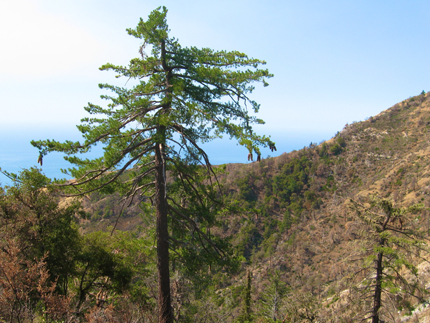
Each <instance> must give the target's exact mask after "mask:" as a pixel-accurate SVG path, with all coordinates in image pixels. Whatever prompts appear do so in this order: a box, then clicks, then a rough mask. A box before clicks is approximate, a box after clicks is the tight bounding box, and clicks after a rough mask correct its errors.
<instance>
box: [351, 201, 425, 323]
mask: <svg viewBox="0 0 430 323" xmlns="http://www.w3.org/2000/svg"><path fill="white" fill-rule="evenodd" d="M350 208H351V210H352V214H353V215H354V216H355V218H356V219H357V220H358V221H359V222H361V223H362V224H363V225H364V227H363V228H362V230H361V231H360V233H361V235H362V237H363V238H364V239H363V241H364V245H363V246H362V248H361V250H362V252H364V256H365V257H364V258H361V259H363V260H364V262H363V265H362V266H361V268H360V269H359V271H358V272H355V273H354V275H353V278H354V280H355V281H356V283H357V280H359V281H358V284H355V285H354V286H353V287H352V288H350V290H349V298H350V300H351V302H352V304H356V305H357V306H356V308H357V309H358V311H357V310H356V311H355V312H356V315H357V316H364V318H363V317H362V318H363V319H372V323H379V322H381V319H382V318H384V317H385V318H387V319H393V317H392V316H393V315H394V314H393V310H392V309H391V310H386V311H383V309H386V308H387V307H388V305H389V303H394V304H395V305H396V307H397V309H402V308H406V309H409V310H410V308H411V305H410V302H409V301H408V297H411V296H412V297H415V298H417V299H418V300H422V293H423V292H424V289H423V288H421V286H420V284H419V280H418V279H417V275H418V270H417V268H416V267H415V265H414V264H413V263H414V260H413V257H416V259H422V258H421V252H422V251H426V250H425V247H426V244H425V242H424V240H423V239H424V236H425V235H424V232H422V231H421V230H420V229H419V228H418V227H417V226H416V225H417V224H418V223H419V222H418V219H419V217H416V218H412V217H411V216H410V215H411V213H415V212H416V211H418V210H419V209H421V207H420V206H419V205H414V206H412V207H408V208H398V207H394V206H393V204H392V202H391V201H388V200H383V199H378V198H372V199H371V200H370V201H369V203H367V204H363V203H359V202H357V201H354V200H350ZM357 293H358V295H357ZM362 310H363V311H364V313H363V312H362ZM394 312H395V311H394ZM390 316H391V317H390Z"/></svg>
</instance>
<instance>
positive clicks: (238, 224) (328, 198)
mask: <svg viewBox="0 0 430 323" xmlns="http://www.w3.org/2000/svg"><path fill="white" fill-rule="evenodd" d="M429 143H430V95H429V94H428V93H427V94H421V95H418V96H415V97H411V98H409V99H407V100H404V101H403V102H400V103H398V104H396V105H394V106H393V107H391V108H389V109H387V110H385V111H383V112H381V113H380V114H378V115H376V116H374V117H371V118H369V119H368V120H366V121H363V122H356V123H353V124H349V125H346V126H345V127H344V129H342V130H341V131H340V132H338V133H337V134H336V136H335V137H334V138H332V139H330V140H328V141H326V142H323V143H320V144H315V143H312V144H311V145H309V147H304V148H303V149H302V150H299V151H293V152H291V153H284V154H282V155H281V156H279V157H275V158H269V159H264V160H262V161H261V162H253V163H251V164H228V165H225V173H224V174H221V175H220V177H219V180H220V182H221V183H222V184H223V188H222V190H223V194H224V195H225V198H226V199H227V201H230V202H229V203H233V204H237V205H240V206H241V207H242V212H241V213H240V214H227V215H225V217H224V218H223V219H221V221H222V229H219V230H218V231H217V232H215V233H216V234H218V235H221V236H223V237H226V238H230V239H231V241H232V243H233V244H234V245H235V247H236V249H237V252H238V253H239V254H240V255H241V256H243V259H244V260H243V262H242V269H241V271H240V272H239V273H238V274H237V275H235V276H234V277H230V276H229V275H227V274H226V273H217V274H216V275H215V276H214V277H213V288H214V290H215V294H214V295H216V296H207V297H206V298H205V299H206V301H207V302H211V304H212V307H211V308H212V309H208V311H209V312H210V311H213V312H214V313H215V312H217V313H221V312H222V313H229V317H230V319H229V320H228V321H231V320H233V318H234V317H238V315H239V314H240V308H241V304H242V298H243V292H244V286H245V280H246V279H245V278H246V271H247V270H249V271H250V272H251V273H252V302H253V304H260V303H261V302H265V299H267V295H268V293H269V291H270V286H271V285H273V281H274V277H277V278H276V279H278V280H279V281H280V282H281V283H282V284H283V285H285V286H287V287H288V288H287V289H288V291H286V292H285V294H284V296H283V297H284V299H283V300H282V301H281V302H280V303H279V305H277V306H279V311H280V312H282V311H284V312H285V311H287V310H286V308H289V309H288V311H290V312H291V311H293V312H294V311H295V310H296V311H298V312H301V313H302V314H303V311H304V310H303V309H304V308H306V309H308V310H309V313H308V314H306V315H308V321H312V320H311V318H312V317H314V318H315V320H316V319H317V317H318V320H319V321H322V320H323V317H324V316H322V314H318V313H322V312H324V310H323V309H322V308H321V304H326V302H327V300H329V299H330V298H331V297H333V296H334V295H338V294H339V293H342V291H344V290H345V288H346V287H345V285H344V280H343V278H345V277H347V276H348V275H349V274H350V273H351V271H352V270H355V269H356V268H355V267H354V266H353V265H351V259H352V255H354V254H356V251H357V248H358V247H357V246H358V242H359V241H360V235H359V230H360V228H361V227H360V224H359V223H358V222H357V221H356V219H355V218H354V217H353V216H352V215H351V211H350V209H349V207H348V205H347V201H348V199H350V198H351V199H353V200H356V201H365V200H366V198H367V197H368V196H370V195H377V196H379V197H381V198H386V199H388V200H391V201H393V203H394V205H396V206H399V207H400V206H404V207H407V206H411V205H413V204H417V203H423V204H424V205H425V206H426V207H429V206H430V199H429V196H428V195H429V193H430V159H429V155H430V149H429ZM118 199H119V198H118V196H100V195H98V194H93V195H92V196H90V197H88V198H87V199H84V200H83V203H84V206H85V209H86V211H87V212H88V213H89V214H91V219H90V220H87V221H86V222H82V223H81V227H82V230H83V231H84V232H88V231H93V230H98V229H106V228H107V227H108V226H109V225H113V223H114V222H115V220H116V216H117V215H118V214H119V211H120V206H119V203H117V202H118ZM140 212H141V211H140V210H139V208H138V207H137V201H136V203H134V206H133V207H131V208H130V209H128V210H127V211H126V213H125V215H124V216H123V217H122V218H120V219H119V223H118V229H119V230H133V229H134V228H135V227H136V226H141V225H144V223H143V220H142V219H141V217H140V216H139V213H140ZM145 225H146V224H145ZM145 225H144V226H145ZM417 226H419V227H420V228H422V229H424V230H425V231H427V232H429V230H430V217H429V211H428V210H424V211H422V216H421V217H420V222H419V224H417ZM141 230H142V231H141V232H144V231H145V230H144V229H141ZM143 234H144V233H143ZM411 259H412V260H413V261H417V260H416V259H413V257H412V258H411ZM417 264H418V262H417ZM419 268H421V269H420V270H421V271H420V274H421V276H422V277H426V276H425V275H426V270H427V269H428V267H427V266H425V265H424V264H422V265H421V267H419ZM173 284H176V285H175V286H179V285H180V284H183V289H184V290H185V289H186V288H185V287H186V286H187V283H186V282H185V281H184V280H183V279H181V278H177V280H175V279H174V282H173ZM287 296H288V297H287ZM286 298H288V301H286ZM184 299H185V297H184ZM184 299H183V300H181V301H179V300H177V299H176V300H175V302H176V303H175V304H176V306H179V307H180V306H182V305H184V304H185V303H186V302H187V301H185V300H184ZM178 302H184V304H182V303H181V304H179V305H178ZM188 302H189V303H193V302H194V303H193V304H194V305H193V306H195V307H197V308H198V307H199V306H200V307H201V306H207V303H206V305H204V304H203V302H201V303H199V305H197V304H196V303H195V300H194V301H193V300H192V299H191V298H190V299H188ZM213 302H215V303H216V304H217V305H216V306H213ZM417 304H418V303H417V302H415V303H414V301H412V305H413V306H415V305H417ZM256 307H258V306H256ZM327 308H329V309H330V310H332V308H331V307H327ZM312 311H313V312H312ZM325 311H328V310H327V309H326V310H325ZM399 312H402V311H399ZM402 313H403V314H405V313H406V312H405V311H403V312H402ZM403 314H402V315H403ZM409 314H411V313H409ZM208 315H209V314H208ZM213 315H215V314H213ZM216 315H220V314H216ZM318 315H319V316H318ZM324 315H328V314H324ZM414 315H415V316H414ZM414 315H412V316H404V317H403V319H402V321H403V322H408V321H409V320H410V321H411V322H412V320H416V319H418V318H419V320H420V322H424V319H423V318H422V317H424V316H426V315H427V314H426V312H425V311H423V312H415V314H414ZM417 315H418V316H417ZM302 319H303V318H302ZM304 321H306V320H304ZM413 322H415V321H413Z"/></svg>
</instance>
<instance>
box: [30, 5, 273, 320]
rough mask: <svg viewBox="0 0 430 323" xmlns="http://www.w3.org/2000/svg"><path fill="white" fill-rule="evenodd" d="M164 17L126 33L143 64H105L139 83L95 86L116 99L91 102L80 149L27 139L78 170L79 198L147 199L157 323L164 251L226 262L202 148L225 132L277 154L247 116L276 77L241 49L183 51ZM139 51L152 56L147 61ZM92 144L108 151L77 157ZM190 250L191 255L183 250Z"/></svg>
mask: <svg viewBox="0 0 430 323" xmlns="http://www.w3.org/2000/svg"><path fill="white" fill-rule="evenodd" d="M166 14H167V9H166V8H165V7H163V8H161V7H160V8H158V9H156V10H154V11H153V12H151V14H150V15H149V18H148V20H147V21H143V20H142V19H141V20H140V22H139V24H138V26H137V27H136V29H128V30H127V31H128V33H129V34H130V35H132V36H134V37H136V38H139V39H142V40H143V44H142V46H141V47H140V51H139V52H140V57H139V58H134V59H132V60H131V61H130V64H129V65H128V66H115V65H113V64H106V65H104V66H102V67H101V70H113V71H115V72H116V73H117V74H118V77H126V78H127V79H133V80H136V81H137V85H134V86H131V87H130V88H123V87H117V86H113V85H108V84H101V85H100V87H101V88H102V89H107V90H111V91H112V92H113V93H114V94H115V95H114V96H107V95H103V96H102V98H104V99H107V100H109V101H110V103H109V104H108V106H107V107H106V108H103V107H101V106H97V105H94V104H89V105H88V107H86V108H85V109H86V110H87V111H88V112H89V113H90V114H93V115H96V117H94V118H84V119H82V124H81V125H79V126H78V129H79V130H80V131H81V132H82V133H83V137H84V138H85V141H84V142H83V143H80V142H70V141H66V142H64V143H60V142H57V141H51V140H44V141H33V142H32V144H33V145H34V146H35V147H37V148H39V150H40V154H41V156H45V155H46V154H47V153H48V152H51V151H60V152H64V153H66V154H67V155H68V157H66V159H67V160H68V161H69V162H71V163H73V164H75V165H76V166H77V167H76V168H73V169H69V174H70V175H71V176H73V177H74V178H76V181H73V182H68V183H63V185H64V186H67V187H71V188H73V189H75V191H74V194H75V195H84V194H87V193H89V192H92V191H95V190H100V191H102V192H112V191H113V190H121V191H122V193H123V194H124V195H125V196H128V197H130V198H132V197H134V196H140V199H141V200H142V201H143V202H147V201H150V202H151V204H152V205H153V207H154V208H155V211H156V219H157V220H156V235H157V263H158V289H159V290H158V293H159V294H158V308H159V322H172V318H173V315H172V310H171V301H170V273H169V247H170V248H171V247H173V246H177V247H178V248H179V249H180V252H179V255H180V256H181V257H182V258H185V259H187V257H194V258H195V256H196V251H195V250H196V245H197V244H200V245H201V246H203V248H202V249H203V250H204V251H206V252H207V253H211V252H212V253H215V254H217V255H218V256H222V252H221V249H220V248H219V245H218V244H216V243H213V237H212V236H211V234H210V227H211V226H213V225H215V223H216V219H215V218H214V217H213V212H212V209H211V208H212V206H213V204H212V203H210V201H211V200H213V199H214V198H215V197H216V191H215V190H214V187H213V186H206V185H204V184H210V179H211V176H212V177H213V176H214V175H215V173H214V171H213V169H212V167H211V164H210V162H209V158H208V156H207V155H206V153H205V152H204V150H203V149H202V148H201V146H200V144H201V143H204V142H207V141H210V140H212V139H214V138H218V137H221V135H222V134H227V135H228V136H230V138H234V139H236V140H238V142H239V144H241V145H243V146H245V147H246V148H247V149H248V150H249V153H251V154H252V153H253V152H255V153H257V154H258V155H259V154H260V151H259V148H258V146H261V145H262V146H269V147H274V144H273V142H271V141H270V139H269V138H267V137H264V136H263V137H261V136H257V135H256V134H255V133H254V132H253V131H252V125H253V124H256V123H257V124H261V123H263V121H262V120H260V119H257V118H255V117H253V116H251V115H250V114H249V112H248V108H250V109H251V110H253V111H254V112H257V111H258V109H259V105H258V104H257V103H256V102H255V101H252V100H251V99H250V98H249V97H248V94H249V93H251V92H252V91H253V90H254V87H253V86H251V85H250V84H251V83H253V82H261V83H263V85H264V86H266V85H267V83H266V78H269V77H271V76H272V75H271V74H269V72H268V71H267V70H261V69H258V66H259V65H261V64H265V62H264V61H261V60H258V59H252V58H248V56H246V55H245V54H243V53H240V52H237V51H233V52H226V51H214V50H212V49H209V48H203V49H198V48H196V47H190V48H183V47H181V45H180V44H179V43H178V41H177V40H176V39H175V38H171V37H169V29H168V26H167V23H166ZM145 48H149V49H150V54H149V55H148V54H147V53H146V52H145ZM101 115H104V117H101ZM98 143H102V144H104V145H105V146H104V154H103V156H102V157H100V158H97V159H93V160H88V159H82V158H78V157H77V156H76V155H75V154H76V153H85V152H87V151H88V150H89V149H90V148H91V147H92V146H94V145H96V144H98ZM198 165H201V166H198ZM203 170H205V171H206V173H205V177H203V175H204V174H203V173H202V171H203ZM126 171H127V172H128V174H130V180H129V181H127V182H125V183H124V182H123V181H121V179H122V177H123V176H122V175H123V174H124V173H125V172H126ZM172 182H173V183H174V184H175V185H171V184H172ZM169 223H170V226H169ZM185 229H187V230H185ZM169 230H170V231H171V232H172V230H175V232H182V233H181V234H182V237H183V232H189V234H188V236H187V239H188V241H186V242H187V243H182V242H181V241H180V240H178V239H176V238H174V237H173V236H172V235H169ZM190 240H191V241H192V242H193V244H190V242H191V241H190ZM190 245H192V246H193V248H186V247H189V246H190ZM185 250H191V251H190V252H191V253H190V252H185ZM211 250H212V251H211ZM185 255H186V256H187V257H184V256H185ZM188 259H190V258H188ZM198 260H200V259H198Z"/></svg>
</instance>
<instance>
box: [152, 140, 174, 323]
mask: <svg viewBox="0 0 430 323" xmlns="http://www.w3.org/2000/svg"><path fill="white" fill-rule="evenodd" d="M163 153H164V147H163V145H162V144H157V146H156V148H155V167H156V169H157V170H156V183H155V187H156V188H155V189H156V194H155V208H156V211H157V269H158V322H159V323H172V322H173V313H172V306H171V300H170V272H169V232H168V225H167V224H168V223H167V199H166V186H165V185H166V172H165V162H164V156H163Z"/></svg>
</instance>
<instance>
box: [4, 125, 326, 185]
mask: <svg viewBox="0 0 430 323" xmlns="http://www.w3.org/2000/svg"><path fill="white" fill-rule="evenodd" d="M333 135H334V133H333V134H329V133H327V131H326V132H322V131H321V132H314V133H297V132H296V133H294V132H285V133H276V134H272V136H271V138H272V140H273V141H274V142H275V143H276V147H277V151H276V152H271V151H270V150H269V149H268V148H265V149H262V157H263V158H267V157H275V156H279V155H281V154H282V153H284V152H290V151H293V150H298V149H301V148H303V147H304V146H309V144H310V143H311V142H314V143H319V142H321V141H322V140H327V139H330V138H331V137H332V136H333ZM33 139H34V140H39V139H55V140H58V141H63V140H66V139H68V140H79V139H80V135H79V132H78V131H77V130H75V129H73V128H70V129H62V128H52V129H51V128H42V129H41V128H37V129H33V130H31V129H29V128H28V127H27V129H24V131H17V129H0V168H1V169H2V170H6V171H8V172H12V173H18V172H20V171H21V170H23V169H26V168H30V167H38V168H40V169H41V170H42V172H43V173H44V174H45V175H46V176H48V177H50V178H67V176H66V175H64V174H63V173H62V172H61V169H67V168H69V167H70V166H71V165H70V164H69V163H68V162H66V161H65V160H64V159H63V156H64V155H63V154H61V153H50V154H48V155H47V156H45V157H44V159H43V166H42V167H40V165H38V164H37V159H38V156H39V152H38V150H37V149H36V148H34V147H33V146H32V145H31V144H30V141H31V140H33ZM202 147H203V149H205V151H206V153H207V154H208V156H209V159H210V162H211V163H212V164H213V165H219V164H226V163H248V159H247V156H248V151H247V149H246V148H244V147H242V146H238V145H237V144H236V143H235V142H234V141H231V140H229V139H217V140H214V141H212V142H209V143H206V144H204V145H203V146H202ZM102 152H103V149H102V147H100V146H99V147H95V148H93V149H92V151H91V152H89V153H88V154H87V155H85V157H86V158H96V157H100V156H101V154H102ZM0 185H3V186H4V185H11V181H10V180H9V179H8V178H7V177H6V176H4V175H3V174H0Z"/></svg>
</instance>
